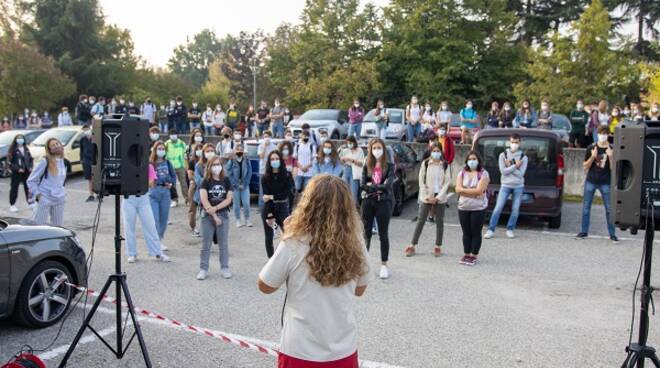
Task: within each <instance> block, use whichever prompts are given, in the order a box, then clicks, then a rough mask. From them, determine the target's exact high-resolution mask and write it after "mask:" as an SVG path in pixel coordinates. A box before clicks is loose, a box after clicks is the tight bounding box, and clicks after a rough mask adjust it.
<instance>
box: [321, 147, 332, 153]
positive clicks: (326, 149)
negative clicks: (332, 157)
mask: <svg viewBox="0 0 660 368" xmlns="http://www.w3.org/2000/svg"><path fill="white" fill-rule="evenodd" d="M323 153H324V154H326V155H329V154H331V153H332V148H327V147H325V148H323Z"/></svg>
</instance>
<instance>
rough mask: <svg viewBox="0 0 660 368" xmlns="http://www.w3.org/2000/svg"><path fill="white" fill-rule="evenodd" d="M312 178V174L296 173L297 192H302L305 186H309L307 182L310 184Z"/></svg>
mask: <svg viewBox="0 0 660 368" xmlns="http://www.w3.org/2000/svg"><path fill="white" fill-rule="evenodd" d="M310 180H312V177H311V176H302V175H296V179H295V180H294V181H295V184H296V192H298V193H302V192H303V191H304V190H305V188H307V184H309V182H310Z"/></svg>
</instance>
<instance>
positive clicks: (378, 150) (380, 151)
mask: <svg viewBox="0 0 660 368" xmlns="http://www.w3.org/2000/svg"><path fill="white" fill-rule="evenodd" d="M371 154H372V155H373V156H374V157H375V158H376V160H378V159H379V158H381V157H383V149H382V148H375V149H372V150H371Z"/></svg>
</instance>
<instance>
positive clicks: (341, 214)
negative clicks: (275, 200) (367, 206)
mask: <svg viewBox="0 0 660 368" xmlns="http://www.w3.org/2000/svg"><path fill="white" fill-rule="evenodd" d="M362 233H363V227H362V221H360V216H359V215H358V212H357V210H356V208H355V204H354V203H353V200H352V198H351V193H350V191H349V189H348V186H347V185H346V184H345V183H344V182H343V181H342V180H341V179H340V178H338V177H335V176H331V175H327V174H323V175H318V176H316V177H314V178H313V179H312V180H311V181H310V182H309V184H308V185H307V188H306V189H305V192H304V193H303V195H302V198H301V199H300V202H299V203H298V204H297V205H296V209H295V210H294V211H293V214H292V215H291V218H290V220H289V221H288V223H287V224H286V226H285V229H284V236H283V239H284V240H287V239H302V238H307V237H308V238H309V239H310V242H309V246H310V250H309V253H307V257H306V261H307V264H308V265H309V272H310V275H311V276H312V277H313V278H314V279H315V280H316V281H318V282H319V283H320V284H321V285H323V286H341V285H344V284H346V283H348V282H350V281H353V280H357V279H358V278H360V277H361V276H363V275H364V274H365V273H366V272H367V269H368V267H367V260H366V258H365V256H364V250H363V249H362V248H363V247H364V239H363V237H362Z"/></svg>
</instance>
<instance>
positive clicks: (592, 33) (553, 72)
mask: <svg viewBox="0 0 660 368" xmlns="http://www.w3.org/2000/svg"><path fill="white" fill-rule="evenodd" d="M610 26H611V24H610V20H609V16H608V12H607V10H606V9H605V8H604V7H603V4H602V3H601V1H600V0H593V2H592V3H591V5H590V6H589V7H588V8H587V9H586V10H585V12H584V13H583V14H582V16H581V17H580V20H579V21H578V22H576V23H575V24H574V25H573V26H572V27H571V34H570V35H569V36H567V37H560V36H559V35H557V34H553V35H552V36H550V37H549V39H548V41H549V44H550V45H552V47H550V46H543V47H539V48H538V49H535V50H530V55H529V59H530V63H529V64H528V67H527V73H528V74H529V77H530V80H529V81H526V82H523V83H519V84H518V85H516V87H515V91H514V93H515V95H516V96H517V97H518V99H523V98H530V99H531V100H532V103H533V104H536V105H538V104H539V102H540V100H542V99H547V100H548V101H549V102H550V105H551V106H552V107H553V110H554V111H557V112H568V111H569V110H570V109H571V108H572V106H573V105H574V104H575V101H576V100H577V99H583V100H585V101H586V102H593V101H599V100H601V99H605V100H608V101H610V103H614V104H620V103H622V102H623V97H624V96H631V97H635V92H634V91H639V85H638V83H639V76H640V71H639V68H638V66H637V64H636V63H635V62H634V61H631V60H632V59H631V58H630V57H629V55H628V54H626V52H625V51H623V52H622V51H618V52H617V51H614V50H611V49H610V39H611V34H610V32H611V31H610V29H611V27H610Z"/></svg>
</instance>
